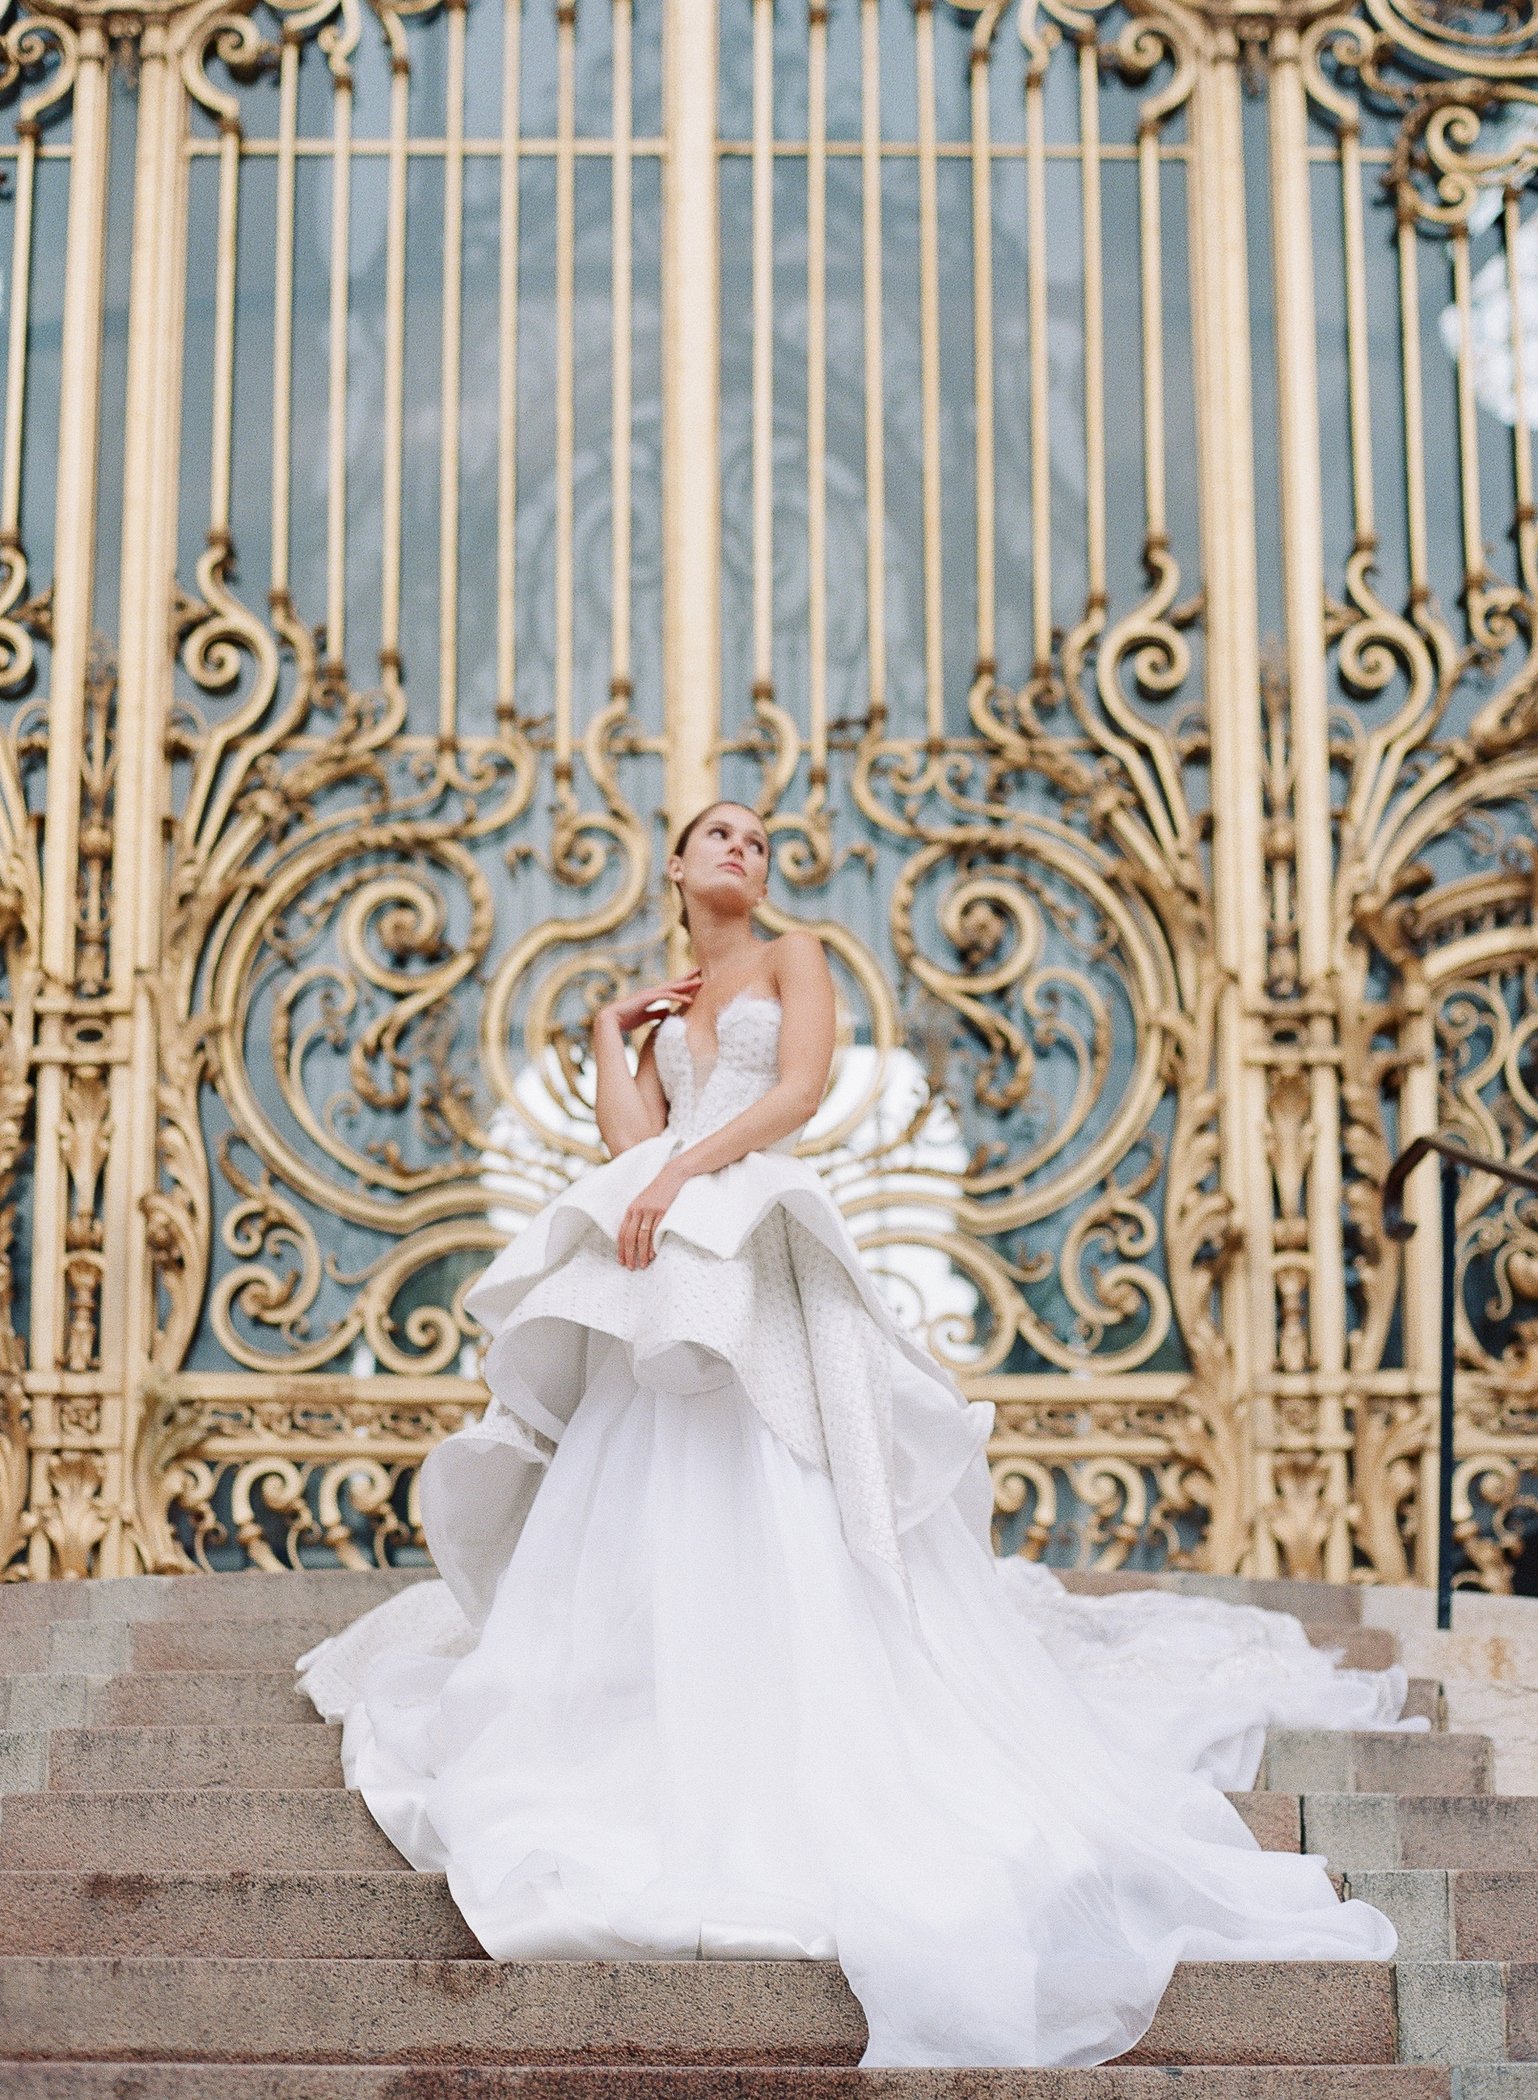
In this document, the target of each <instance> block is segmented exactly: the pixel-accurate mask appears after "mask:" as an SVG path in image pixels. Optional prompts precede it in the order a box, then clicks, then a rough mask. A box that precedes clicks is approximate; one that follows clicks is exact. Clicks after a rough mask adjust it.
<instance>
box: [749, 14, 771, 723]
mask: <svg viewBox="0 0 1538 2100" xmlns="http://www.w3.org/2000/svg"><path fill="white" fill-rule="evenodd" d="M752 169H753V394H752V416H753V685H754V690H755V692H756V693H759V694H764V695H767V694H769V693H772V692H773V690H774V0H753V160H752Z"/></svg>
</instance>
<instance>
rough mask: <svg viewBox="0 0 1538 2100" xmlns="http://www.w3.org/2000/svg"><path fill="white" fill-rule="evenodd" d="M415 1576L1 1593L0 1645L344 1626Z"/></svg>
mask: <svg viewBox="0 0 1538 2100" xmlns="http://www.w3.org/2000/svg"><path fill="white" fill-rule="evenodd" d="M432 1576H433V1570H432V1569H431V1568H429V1567H420V1568H305V1569H302V1570H289V1569H284V1570H281V1571H279V1572H276V1573H267V1572H265V1571H263V1570H261V1569H255V1568H249V1569H244V1570H242V1571H241V1572H239V1573H237V1574H232V1575H121V1576H115V1577H111V1578H108V1579H106V1580H97V1581H94V1582H9V1583H5V1584H3V1585H0V1640H3V1639H4V1638H5V1637H6V1636H7V1635H8V1634H10V1633H11V1632H12V1631H15V1630H19V1629H20V1628H22V1627H25V1626H52V1625H56V1624H58V1623H59V1622H61V1621H64V1620H92V1621H98V1622H99V1621H109V1622H111V1621H116V1622H127V1623H133V1622H136V1621H138V1622H142V1621H150V1620H157V1619H158V1620H164V1619H195V1620H198V1621H200V1622H201V1621H203V1620H206V1619H252V1618H255V1619H276V1618H283V1617H290V1616H291V1617H297V1618H303V1619H308V1618H317V1617H318V1618H330V1619H332V1620H334V1621H335V1623H337V1624H339V1625H346V1623H347V1621H348V1619H349V1618H356V1617H357V1616H358V1614H359V1613H360V1612H365V1611H368V1610H369V1609H370V1608H371V1607H372V1606H373V1605H376V1604H382V1603H383V1602H384V1600H385V1598H386V1597H393V1596H394V1595H395V1593H396V1591H397V1590H401V1589H407V1588H409V1587H410V1586H411V1584H412V1583H414V1582H423V1581H430V1580H432Z"/></svg>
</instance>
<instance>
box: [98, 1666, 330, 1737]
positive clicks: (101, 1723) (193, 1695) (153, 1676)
mask: <svg viewBox="0 0 1538 2100" xmlns="http://www.w3.org/2000/svg"><path fill="white" fill-rule="evenodd" d="M231 1714H239V1715H240V1717H241V1719H242V1721H249V1722H251V1723H253V1724H256V1725H261V1726H267V1725H270V1724H271V1723H273V1722H275V1721H305V1722H308V1723H310V1724H311V1725H312V1726H319V1725H320V1715H319V1714H318V1713H317V1712H316V1711H315V1708H314V1707H313V1706H312V1705H311V1704H310V1702H309V1700H308V1699H307V1698H306V1697H305V1695H304V1694H303V1692H301V1691H300V1690H298V1688H297V1687H296V1686H295V1683H294V1673H293V1670H292V1668H289V1669H286V1670H146V1671H144V1672H143V1673H142V1674H141V1675H138V1676H132V1677H118V1678H115V1679H113V1680H112V1681H111V1682H110V1683H108V1684H102V1685H98V1686H97V1687H96V1688H95V1690H94V1692H93V1694H92V1696H91V1699H90V1702H89V1711H88V1714H87V1716H86V1718H87V1719H88V1720H89V1721H90V1722H91V1723H92V1724H93V1725H95V1726H97V1727H103V1728H160V1727H165V1728H187V1727H212V1728H217V1727H220V1726H221V1725H223V1726H228V1724H229V1718H230V1715H231Z"/></svg>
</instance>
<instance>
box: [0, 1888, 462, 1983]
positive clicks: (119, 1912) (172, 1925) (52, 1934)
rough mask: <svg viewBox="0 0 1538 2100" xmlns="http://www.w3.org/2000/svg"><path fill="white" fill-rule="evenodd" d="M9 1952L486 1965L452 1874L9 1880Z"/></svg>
mask: <svg viewBox="0 0 1538 2100" xmlns="http://www.w3.org/2000/svg"><path fill="white" fill-rule="evenodd" d="M0 1954H94V1955H109V1954H129V1955H148V1954H163V1955H222V1956H227V1957H231V1958H238V1959H241V1960H252V1959H262V1958H266V1959H278V1958H283V1959H288V1960H295V1961H297V1960H309V1959H311V1958H316V1959H325V1960H331V1961H358V1960H401V1961H407V1960H420V1961H478V1960H480V1959H482V1958H483V1956H482V1950H481V1948H480V1946H479V1944H478V1943H477V1941H476V1938H475V1935H474V1933H473V1932H471V1930H470V1928H469V1926H468V1925H467V1924H466V1923H465V1921H464V1919H463V1918H462V1917H461V1916H460V1915H459V1912H458V1910H457V1909H456V1908H455V1905H454V1900H453V1898H452V1897H451V1896H450V1894H449V1890H448V1883H447V1882H446V1881H445V1879H444V1877H443V1876H442V1875H441V1874H401V1873H394V1872H390V1871H389V1870H386V1871H384V1872H382V1873H356V1874H273V1873H268V1872H264V1871H261V1870H260V1869H255V1868H246V1867H242V1868H241V1870H240V1871H238V1872H236V1873H222V1874H221V1873H212V1872H210V1873H202V1874H166V1873H161V1874H99V1873H98V1874H76V1873H35V1872H34V1873H23V1872H0Z"/></svg>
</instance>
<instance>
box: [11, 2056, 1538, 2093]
mask: <svg viewBox="0 0 1538 2100" xmlns="http://www.w3.org/2000/svg"><path fill="white" fill-rule="evenodd" d="M0 2090H3V2091H4V2093H5V2094H6V2096H7V2100H205V2096H206V2100H1449V2096H1450V2094H1451V2092H1452V2086H1451V2082H1450V2077H1449V2074H1448V2072H1447V2071H1445V2070H1442V2069H1433V2068H1429V2067H1425V2066H1416V2067H1413V2068H1412V2067H1409V2066H1405V2065H1390V2064H1365V2065H1341V2066H1326V2065H1320V2064H1313V2065H1309V2066H1308V2067H1307V2068H1306V2069H1302V2070H1298V2069H1293V2068H1291V2067H1289V2066H1286V2065H1267V2066H1265V2067H1263V2068H1260V2069H1252V2068H1250V2067H1247V2066H1242V2065H1210V2066H1209V2065H1198V2066H1196V2067H1195V2068H1192V2069H1186V2070H1182V2071H1179V2072H1170V2071H1165V2070H1136V2069H1133V2068H1130V2067H1128V2066H1125V2065H1120V2066H1107V2067H1104V2068H1101V2069H1099V2070H1093V2071H1010V2070H987V2069H967V2070H955V2071H949V2070H947V2071H856V2070H850V2069H842V2070H832V2069H816V2068H811V2067H803V2066H792V2065H785V2066H780V2067H767V2066H747V2067H744V2066H729V2065H720V2066H715V2067H712V2068H708V2069H707V2068H703V2067H687V2066H675V2067H671V2068H669V2067H666V2066H655V2067H648V2068H646V2069H638V2070H622V2069H619V2068H616V2067H592V2068H587V2069H577V2068H574V2067H570V2066H567V2067H560V2066H543V2065H539V2066H534V2065H530V2066H519V2067H514V2066H503V2067H499V2068H495V2069H493V2068H491V2067H479V2068H475V2069H465V2068H459V2067H449V2066H438V2065H405V2064H382V2065H351V2066H342V2065H328V2064H302V2065H301V2064H282V2065H263V2066H256V2065H222V2064H198V2065H182V2064H69V2065H64V2064H18V2063H9V2064H7V2063H0ZM1469 2094H1470V2089H1469V2088H1465V2096H1466V2100H1467V2096H1469ZM1474 2100H1531V2096H1530V2092H1529V2090H1528V2089H1520V2090H1519V2089H1517V2088H1507V2087H1501V2088H1499V2089H1496V2088H1491V2089H1490V2091H1489V2093H1488V2094H1487V2093H1486V2092H1485V2089H1484V2088H1483V2087H1481V2088H1480V2089H1479V2093H1478V2095H1477V2096H1474Z"/></svg>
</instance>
